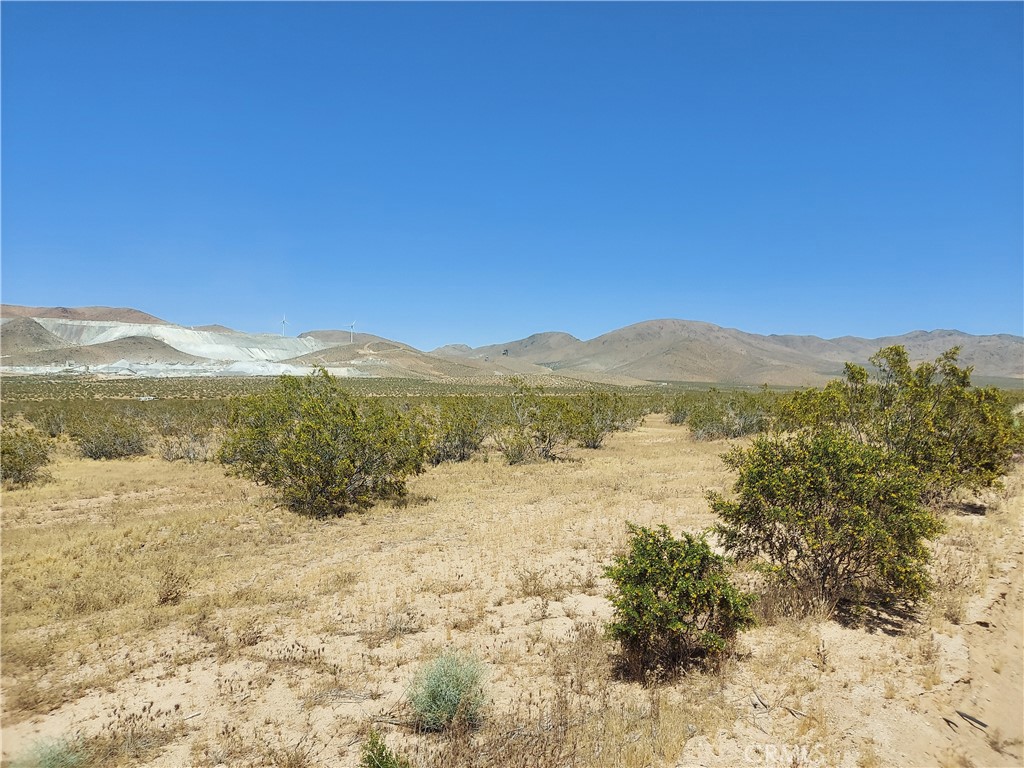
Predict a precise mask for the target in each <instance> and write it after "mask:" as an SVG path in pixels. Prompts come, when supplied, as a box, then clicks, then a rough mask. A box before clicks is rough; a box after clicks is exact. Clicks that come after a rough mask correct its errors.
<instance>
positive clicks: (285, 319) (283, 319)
mask: <svg viewBox="0 0 1024 768" xmlns="http://www.w3.org/2000/svg"><path fill="white" fill-rule="evenodd" d="M286 325H288V318H287V317H286V316H285V315H281V335H282V336H284V327H285V326H286Z"/></svg>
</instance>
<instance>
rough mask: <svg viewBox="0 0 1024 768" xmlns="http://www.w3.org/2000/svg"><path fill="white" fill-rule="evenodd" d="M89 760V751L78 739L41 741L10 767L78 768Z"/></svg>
mask: <svg viewBox="0 0 1024 768" xmlns="http://www.w3.org/2000/svg"><path fill="white" fill-rule="evenodd" d="M88 762H89V753H88V752H87V751H86V748H85V746H84V744H83V743H82V742H81V741H80V740H68V739H58V740H55V741H53V740H51V741H41V742H38V743H36V745H35V746H34V747H32V749H31V750H29V752H28V753H27V754H26V755H25V756H24V757H21V758H19V759H17V760H14V761H13V762H12V763H11V766H12V768H78V767H79V766H85V765H86V764H88Z"/></svg>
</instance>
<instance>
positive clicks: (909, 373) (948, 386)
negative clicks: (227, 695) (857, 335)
mask: <svg viewBox="0 0 1024 768" xmlns="http://www.w3.org/2000/svg"><path fill="white" fill-rule="evenodd" d="M959 352H960V350H959V348H957V347H954V348H953V349H950V350H949V351H947V352H945V353H943V354H942V355H940V356H939V357H938V358H937V359H936V360H935V361H934V362H924V363H920V364H919V365H918V366H917V367H916V368H915V367H912V366H911V365H910V358H909V356H908V354H907V351H906V349H904V348H903V347H900V346H894V347H886V348H884V349H882V350H880V351H879V352H878V353H877V354H875V355H874V356H872V357H871V364H872V366H873V368H874V371H873V373H869V371H868V370H867V369H865V368H862V367H861V366H859V365H854V364H853V363H847V364H846V375H845V378H844V379H841V380H837V381H833V382H831V383H830V384H829V385H828V386H826V387H825V388H824V389H821V390H806V391H803V392H798V393H796V394H794V395H791V396H789V397H788V398H786V399H785V400H784V402H783V404H782V406H781V407H780V409H779V414H780V417H781V419H780V426H781V427H782V428H784V429H799V428H810V429H815V430H820V429H831V430H843V431H845V432H847V433H848V434H849V435H851V436H852V437H854V438H855V439H856V440H858V441H860V442H861V443H864V444H866V445H870V446H873V447H875V448H878V449H879V450H881V451H883V452H884V453H886V454H887V455H890V456H897V457H900V458H901V459H902V460H903V461H904V462H905V463H906V464H907V467H908V469H909V471H911V472H913V473H914V474H915V475H917V476H919V477H920V478H921V479H922V480H923V483H922V486H921V498H922V500H924V501H925V502H934V501H941V500H943V499H946V498H948V497H949V496H950V495H951V494H952V493H954V492H955V491H956V490H957V489H960V488H966V489H970V490H977V489H981V488H987V487H990V486H992V485H994V484H996V483H997V482H998V480H999V477H1000V476H1001V475H1003V474H1005V473H1006V472H1007V470H1008V469H1009V467H1010V465H1011V462H1012V460H1013V455H1014V452H1015V451H1019V450H1020V449H1021V445H1022V436H1024V434H1022V432H1021V430H1020V429H1019V428H1015V427H1014V423H1013V415H1012V413H1011V411H1010V408H1009V407H1007V405H1006V403H1005V402H1004V399H1003V395H1002V394H1001V393H1000V391H999V390H997V389H995V388H978V387H974V386H972V385H971V368H961V367H959V366H958V365H957V360H958V358H959Z"/></svg>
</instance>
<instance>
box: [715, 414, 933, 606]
mask: <svg viewBox="0 0 1024 768" xmlns="http://www.w3.org/2000/svg"><path fill="white" fill-rule="evenodd" d="M725 461H726V463H727V464H728V465H729V466H730V467H732V468H733V469H736V470H737V471H738V472H739V479H738V480H737V481H736V484H735V486H734V491H735V494H736V499H735V500H727V499H726V498H724V497H723V496H722V495H721V494H718V493H714V492H712V493H710V494H708V498H709V501H710V503H711V508H712V509H713V510H714V511H715V512H716V513H717V514H718V515H719V517H720V519H721V522H720V523H719V524H718V525H717V526H716V532H717V533H718V535H719V537H720V540H721V542H722V545H723V546H724V547H725V549H726V551H727V552H728V553H730V554H731V555H733V556H735V557H736V558H737V559H739V560H747V561H754V562H756V563H759V564H761V565H762V566H763V567H764V568H765V569H766V570H767V571H768V572H769V574H770V575H771V577H772V578H773V579H774V580H776V581H777V583H779V584H780V585H782V586H785V587H789V588H793V589H795V590H797V591H798V592H800V593H802V594H805V595H809V596H812V597H814V598H815V599H816V600H817V601H819V603H820V607H821V608H822V609H824V610H825V612H826V613H830V612H831V611H832V610H834V609H835V607H836V605H837V604H838V603H839V602H840V601H841V600H847V601H850V602H852V603H854V604H857V603H859V602H861V601H862V600H863V599H864V597H865V595H866V594H867V593H868V592H876V593H878V592H881V593H884V594H886V595H888V596H890V597H892V598H898V599H909V600H914V599H918V598H922V597H925V596H926V595H927V593H928V590H929V587H930V582H929V578H928V573H927V565H928V559H929V553H928V548H927V546H926V541H927V540H929V539H932V538H934V537H935V536H937V535H938V534H939V533H940V532H941V530H942V524H941V522H940V521H939V519H938V518H937V517H936V515H935V513H934V512H932V511H931V510H930V509H928V508H927V507H925V506H923V505H922V504H921V502H920V496H921V487H922V479H921V478H920V477H919V475H918V473H917V472H916V471H915V469H914V468H913V467H912V466H910V465H909V464H907V462H906V461H905V460H904V459H903V458H902V457H900V456H897V455H891V454H887V453H885V452H884V451H882V450H881V449H879V448H876V447H874V446H871V445H865V444H863V443H861V442H860V441H858V440H856V439H855V438H854V437H852V436H851V435H850V434H848V433H846V432H843V431H836V430H822V431H804V432H800V433H798V434H796V435H792V436H789V437H778V436H776V437H758V438H756V439H755V440H754V443H753V445H752V446H750V447H749V448H747V449H739V448H737V449H735V450H733V451H732V452H731V453H729V454H727V455H726V457H725Z"/></svg>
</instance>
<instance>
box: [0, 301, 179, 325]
mask: <svg viewBox="0 0 1024 768" xmlns="http://www.w3.org/2000/svg"><path fill="white" fill-rule="evenodd" d="M0 317H55V318H58V319H62V320H103V321H107V322H115V323H157V324H159V325H170V323H168V322H166V321H165V320H161V319H160V318H159V317H154V316H153V315H149V314H146V313H145V312H140V311H139V310H137V309H131V308H130V307H23V306H20V305H18V304H0Z"/></svg>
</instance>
